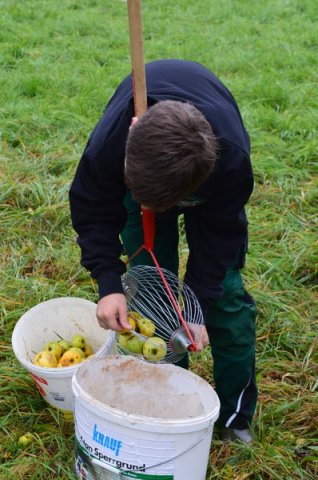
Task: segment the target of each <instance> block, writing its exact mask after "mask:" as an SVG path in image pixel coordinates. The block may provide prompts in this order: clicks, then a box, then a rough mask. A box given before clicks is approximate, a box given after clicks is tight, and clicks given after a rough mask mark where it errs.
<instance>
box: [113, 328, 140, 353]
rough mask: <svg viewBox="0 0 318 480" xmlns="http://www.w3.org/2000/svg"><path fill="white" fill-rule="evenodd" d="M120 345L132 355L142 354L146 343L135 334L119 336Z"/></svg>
mask: <svg viewBox="0 0 318 480" xmlns="http://www.w3.org/2000/svg"><path fill="white" fill-rule="evenodd" d="M118 343H119V345H121V346H122V347H123V348H125V349H126V350H128V351H129V352H131V353H137V354H142V349H143V346H144V341H143V340H142V339H141V338H139V337H137V335H134V334H133V333H126V334H125V335H119V339H118Z"/></svg>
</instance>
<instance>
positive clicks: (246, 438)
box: [221, 427, 254, 444]
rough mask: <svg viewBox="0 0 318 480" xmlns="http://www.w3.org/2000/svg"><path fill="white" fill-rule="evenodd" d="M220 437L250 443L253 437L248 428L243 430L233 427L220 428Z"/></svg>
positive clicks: (229, 440)
mask: <svg viewBox="0 0 318 480" xmlns="http://www.w3.org/2000/svg"><path fill="white" fill-rule="evenodd" d="M221 438H222V440H224V441H225V442H235V441H236V440H238V441H240V442H243V443H246V444H249V443H252V442H253V440H254V438H253V435H252V433H251V430H250V429H249V428H245V429H244V430H236V429H235V428H226V427H223V428H222V432H221Z"/></svg>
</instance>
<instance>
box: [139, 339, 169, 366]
mask: <svg viewBox="0 0 318 480" xmlns="http://www.w3.org/2000/svg"><path fill="white" fill-rule="evenodd" d="M142 353H143V356H144V358H145V359H146V360H149V361H150V362H159V361H160V360H162V359H163V358H164V357H165V356H166V354H167V345H166V342H165V341H164V340H163V339H162V338H160V337H151V338H149V339H148V340H146V341H145V344H144V346H143V350H142Z"/></svg>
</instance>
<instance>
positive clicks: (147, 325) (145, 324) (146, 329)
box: [136, 317, 156, 337]
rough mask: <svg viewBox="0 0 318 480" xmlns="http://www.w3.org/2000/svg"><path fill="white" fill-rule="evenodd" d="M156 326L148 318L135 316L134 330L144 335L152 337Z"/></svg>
mask: <svg viewBox="0 0 318 480" xmlns="http://www.w3.org/2000/svg"><path fill="white" fill-rule="evenodd" d="M155 330H156V326H155V324H154V323H153V321H152V320H150V319H149V318H144V317H140V318H137V327H136V332H138V333H140V334H141V335H144V336H145V337H152V336H153V335H154V333H155Z"/></svg>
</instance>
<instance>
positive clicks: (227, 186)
mask: <svg viewBox="0 0 318 480" xmlns="http://www.w3.org/2000/svg"><path fill="white" fill-rule="evenodd" d="M233 154H234V152H233V151H231V148H227V149H226V151H224V152H223V158H222V159H221V162H219V164H220V167H218V170H217V171H216V173H215V174H214V181H213V184H212V195H211V196H210V197H209V199H208V200H207V202H206V203H204V204H202V205H200V206H198V207H195V209H193V212H192V213H191V212H190V215H189V217H188V219H187V215H185V227H186V234H187V240H188V244H189V250H190V253H189V259H188V264H187V271H186V276H185V282H186V283H187V284H188V285H189V286H190V287H191V288H192V290H193V291H194V293H195V294H196V296H197V298H198V300H199V302H200V304H201V306H202V309H203V311H204V313H206V310H207V307H208V304H209V303H210V302H213V301H216V300H218V299H220V298H221V297H222V295H223V288H222V281H223V279H224V277H225V274H226V271H227V270H228V268H229V267H231V266H232V267H237V268H242V267H243V265H244V259H245V253H246V249H247V226H248V222H247V219H246V215H245V210H244V206H245V204H246V203H247V201H248V199H249V197H250V195H251V193H252V191H253V173H252V167H251V163H250V160H249V157H248V156H247V155H246V154H245V153H243V152H241V151H240V150H237V151H236V152H235V155H236V157H235V159H234V158H233Z"/></svg>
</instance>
